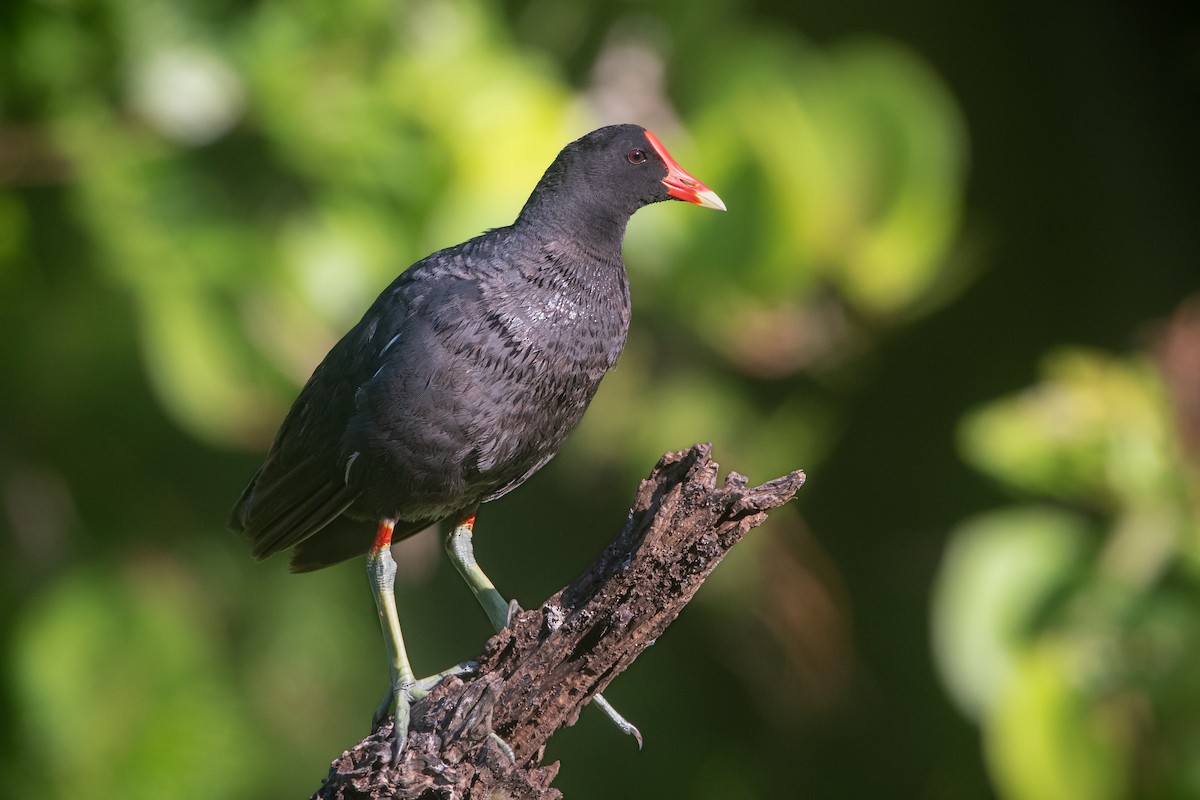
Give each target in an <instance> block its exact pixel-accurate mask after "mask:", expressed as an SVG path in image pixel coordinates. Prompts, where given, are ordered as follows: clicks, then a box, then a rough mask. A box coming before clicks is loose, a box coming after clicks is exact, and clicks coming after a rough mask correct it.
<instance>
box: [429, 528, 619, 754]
mask: <svg viewBox="0 0 1200 800" xmlns="http://www.w3.org/2000/svg"><path fill="white" fill-rule="evenodd" d="M474 532H475V511H474V510H472V511H470V512H467V513H466V514H465V515H464V516H463V517H462V518H461V519H460V520H459V521H458V522H457V523H455V525H454V528H453V529H452V530H451V531H450V535H449V536H447V537H446V552H447V553H449V554H450V560H451V561H453V562H454V566H455V567H457V568H458V574H459V575H462V577H463V580H465V581H466V582H467V585H468V586H470V587H471V591H472V592H473V593H474V594H475V599H476V600H478V601H479V605H481V606H483V610H484V613H486V614H487V616H488V619H489V620H490V621H491V623H492V627H493V628H495V629H496V631H497V632H499V631H502V630H504V629H505V628H506V627H508V618H509V613H510V609H509V605H508V603H506V602H504V598H503V597H501V596H500V593H499V592H498V591H496V586H495V585H494V584H493V583H492V581H491V579H490V578H488V576H487V575H485V574H484V572H483V570H482V569H480V567H479V563H478V562H476V561H475V548H474V545H473V544H472V542H471V540H472V537H473V535H474ZM592 701H593V702H594V703H595V704H596V707H597V708H599V709H600V710H601V711H603V712H604V714H605V716H607V717H608V718H609V719H610V720H612V723H613V724H614V725H616V726H617V727H618V728H620V729H621V731H622V732H623V733H626V734H628V735H629V736H632V737H633V738H634V739H636V740H637V743H638V749H641V747H642V733H641V731H639V730H638V729H637V726H636V725H634V724H633V723H632V722H630V721H629V720H627V719H625V717H623V716H622V715H621V713H620V712H619V711H617V710H616V709H615V708H613V707H612V704H611V703H609V702H608V700H606V699H605V698H604V696H603V695H600V694H597V695H595V696H593V697H592Z"/></svg>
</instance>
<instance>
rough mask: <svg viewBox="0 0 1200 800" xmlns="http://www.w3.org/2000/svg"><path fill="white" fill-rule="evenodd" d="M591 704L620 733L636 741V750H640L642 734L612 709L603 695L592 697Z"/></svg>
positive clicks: (618, 712)
mask: <svg viewBox="0 0 1200 800" xmlns="http://www.w3.org/2000/svg"><path fill="white" fill-rule="evenodd" d="M592 703H593V704H594V705H595V706H596V708H598V709H600V710H601V711H603V712H604V715H605V716H607V717H608V718H609V719H610V720H612V724H613V725H616V726H617V727H618V728H620V729H621V732H622V733H624V734H626V735H628V736H632V737H633V738H634V739H636V740H637V746H638V750H641V749H642V744H643V741H642V732H641V731H639V730H638V729H637V726H636V725H634V724H633V723H632V722H630V721H629V720H627V719H625V717H623V716H622V715H621V712H620V711H617V710H616V709H615V708H613V707H612V703H610V702H608V701H607V700H605V699H604V695H600V694H597V695H594V696H593V697H592Z"/></svg>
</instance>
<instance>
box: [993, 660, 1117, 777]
mask: <svg viewBox="0 0 1200 800" xmlns="http://www.w3.org/2000/svg"><path fill="white" fill-rule="evenodd" d="M1072 666H1073V665H1072V663H1071V658H1070V657H1069V656H1066V655H1065V654H1064V653H1063V652H1061V651H1060V650H1058V649H1057V648H1055V647H1052V646H1044V647H1038V648H1035V649H1033V650H1030V651H1028V652H1026V653H1024V654H1022V656H1021V657H1020V658H1018V659H1017V660H1016V661H1015V662H1014V665H1013V667H1014V671H1015V673H1016V674H1015V676H1014V680H1012V681H1011V682H1009V684H1008V690H1007V691H1006V692H1005V693H1004V696H1003V697H1001V698H999V702H997V704H996V709H995V710H996V714H995V716H994V717H993V718H992V721H991V723H990V724H989V725H988V726H987V728H986V730H985V734H986V737H985V740H986V742H987V748H988V755H989V757H990V760H991V763H992V765H993V771H994V774H995V775H996V779H997V783H998V784H999V786H998V788H999V790H1000V792H1001V794H1002V795H1003V796H1004V797H1007V798H1013V800H1077V798H1081V797H1087V798H1090V799H1091V800H1105V798H1116V797H1125V796H1127V795H1126V792H1125V785H1126V783H1125V782H1126V776H1125V774H1124V768H1123V766H1124V754H1123V753H1122V752H1121V750H1120V748H1118V747H1117V746H1116V742H1115V736H1114V734H1113V732H1112V731H1109V730H1107V729H1106V726H1105V725H1104V724H1103V720H1102V719H1100V718H1099V715H1098V712H1097V711H1096V709H1095V707H1094V705H1093V704H1092V703H1091V702H1090V698H1087V697H1084V696H1082V695H1081V693H1080V691H1079V689H1078V687H1077V686H1076V685H1074V682H1073V681H1072V677H1071V676H1072V673H1073V670H1072Z"/></svg>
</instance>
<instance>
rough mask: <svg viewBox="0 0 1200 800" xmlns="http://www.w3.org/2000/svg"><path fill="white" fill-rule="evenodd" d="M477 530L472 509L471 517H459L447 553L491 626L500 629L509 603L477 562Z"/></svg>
mask: <svg viewBox="0 0 1200 800" xmlns="http://www.w3.org/2000/svg"><path fill="white" fill-rule="evenodd" d="M474 531H475V512H474V511H472V512H471V513H470V514H469V515H468V516H466V517H464V518H463V519H461V520H459V521H458V523H457V524H455V526H454V529H453V530H451V531H450V535H449V536H447V537H446V552H447V553H449V554H450V560H451V561H453V562H454V566H455V567H456V568H458V574H459V575H462V578H463V580H464V581H466V582H467V586H470V587H471V591H472V592H473V593H474V594H475V599H476V600H478V601H479V605H481V606H483V611H484V613H486V614H487V616H488V620H490V621H491V623H492V627H493V628H495V629H496V631H497V632H499V631H502V630H504V629H505V628H506V627H508V603H506V602H505V601H504V598H503V597H501V596H500V593H499V592H497V591H496V587H495V585H494V584H493V583H492V581H491V579H490V578H489V577H488V576H487V575H485V574H484V572H483V570H482V569H480V568H479V564H478V562H476V561H475V548H474V546H473V545H472V544H471V537H472V534H473V533H474Z"/></svg>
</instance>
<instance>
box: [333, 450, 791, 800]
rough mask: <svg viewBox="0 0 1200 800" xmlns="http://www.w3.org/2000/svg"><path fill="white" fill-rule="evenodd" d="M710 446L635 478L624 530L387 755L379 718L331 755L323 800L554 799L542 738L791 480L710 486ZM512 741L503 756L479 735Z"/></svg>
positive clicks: (785, 494) (659, 625)
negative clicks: (395, 754) (399, 750)
mask: <svg viewBox="0 0 1200 800" xmlns="http://www.w3.org/2000/svg"><path fill="white" fill-rule="evenodd" d="M717 469H718V467H717V464H716V462H714V461H713V460H712V458H711V448H710V446H709V445H696V446H695V447H693V448H692V449H690V450H688V451H684V452H678V453H668V454H667V455H665V456H663V457H662V459H661V460H660V461H659V462H658V465H657V466H655V468H654V470H653V471H652V472H651V473H650V476H649V477H648V478H647V479H646V480H644V481H642V483H641V486H640V487H639V488H638V493H637V498H636V500H635V501H634V505H633V507H632V508H631V509H630V511H629V517H628V519H627V520H626V523H625V527H624V529H623V530H622V531H621V533H620V535H619V536H618V537H617V538H616V540H615V541H613V542H612V543H611V544H610V545H609V546H608V547H607V548H606V549H605V550H604V552H603V553H601V555H600V557H599V558H597V559H596V561H595V563H593V564H592V565H591V566H590V567H589V568H588V569H587V571H585V572H584V573H583V574H582V575H580V576H579V577H578V578H577V579H576V580H575V581H574V582H573V583H571V584H570V585H569V586H567V587H566V588H564V589H562V590H561V591H559V592H558V593H557V594H555V595H554V596H553V597H551V598H550V599H549V600H547V601H546V602H545V603H543V604H542V607H541V608H539V609H536V610H533V611H522V612H520V613H517V614H516V615H514V617H513V619H512V624H511V626H510V627H509V628H506V629H505V630H503V631H501V632H500V633H498V634H496V635H495V636H493V637H492V638H491V640H489V641H488V643H487V647H486V648H485V650H484V652H483V655H482V656H480V659H479V672H478V673H477V674H476V675H474V676H468V677H467V678H466V679H465V680H460V679H458V678H449V679H447V680H445V681H443V682H442V684H441V685H439V686H438V687H437V688H436V689H435V690H434V691H433V692H432V693H431V694H430V695H429V697H427V698H425V699H424V700H423V701H421V702H419V703H417V704H416V705H415V706H414V707H413V715H412V722H411V726H410V729H409V742H408V747H407V748H406V749H405V752H404V754H403V756H402V758H401V760H400V763H399V764H397V765H395V766H393V765H392V764H391V759H390V754H391V742H390V739H389V736H390V733H391V728H390V723H385V725H384V726H383V727H382V728H381V729H380V730H379V731H376V732H375V733H373V734H372V735H370V736H368V737H367V738H366V739H364V740H362V741H361V742H359V743H358V744H357V745H356V746H355V747H354V748H353V749H351V750H347V751H346V752H345V753H343V754H342V755H341V756H340V757H339V758H338V759H337V760H335V761H334V762H333V765H332V767H331V768H330V771H329V775H328V777H327V778H326V779H325V781H324V783H323V785H322V787H321V789H320V790H319V791H318V792H317V793H316V794H315V795H314V797H316V798H324V799H327V800H334V799H335V798H336V799H337V800H359V799H360V798H371V799H372V800H375V799H377V798H420V799H421V800H435V798H436V799H438V800H460V799H461V800H467V799H468V798H470V799H471V800H482V799H483V798H523V799H524V798H528V800H553V799H554V798H559V797H561V796H562V795H561V793H560V792H558V791H557V790H556V789H554V788H552V787H551V786H550V782H551V781H552V780H553V779H554V776H555V774H556V773H557V771H558V764H557V763H554V764H550V765H547V766H541V765H540V761H541V757H542V753H543V750H544V748H545V744H546V741H547V739H549V738H550V736H551V735H552V734H553V733H554V732H555V731H557V730H558V729H559V728H561V727H564V726H569V725H572V724H574V722H575V720H576V719H577V718H578V717H579V712H580V709H582V708H583V706H585V705H586V704H587V703H588V701H589V700H591V698H592V696H593V695H595V694H596V693H597V692H602V691H603V690H604V687H605V686H607V685H608V683H609V681H611V680H612V679H613V678H614V677H616V676H617V675H619V674H620V673H621V672H623V671H624V670H625V669H627V668H628V667H629V665H630V664H632V663H633V660H634V659H635V658H637V656H638V655H639V654H640V653H641V652H642V651H643V650H645V649H646V648H647V647H648V646H650V645H651V644H653V643H654V641H655V640H656V639H657V638H658V637H659V635H661V634H662V632H663V631H664V630H665V629H666V627H667V626H668V625H669V624H670V623H671V622H672V621H673V620H674V619H675V618H676V617H677V616H678V615H679V612H680V611H682V610H683V607H684V606H685V605H687V603H688V601H689V600H691V598H692V596H693V595H694V594H695V593H696V590H697V589H699V588H700V584H701V583H703V582H704V579H705V578H707V577H708V575H709V573H711V572H712V570H713V568H715V567H716V565H717V564H718V563H719V562H720V561H721V559H722V558H723V557H724V556H725V554H726V553H727V552H728V551H729V549H730V548H731V547H733V545H734V544H736V543H737V542H738V541H739V540H740V539H741V538H742V536H744V535H745V533H746V531H748V530H749V529H750V528H753V527H754V526H755V525H758V524H759V523H761V522H762V521H763V520H764V519H765V518H766V512H767V511H768V510H769V509H772V508H775V507H777V506H780V505H783V504H784V503H786V502H787V501H788V500H790V499H791V498H792V496H793V495H795V493H796V491H797V490H798V489H799V488H800V486H801V485H802V484H803V483H804V473H803V472H800V471H796V472H793V473H791V474H789V475H785V476H784V477H782V478H777V479H775V480H773V481H769V482H767V483H764V484H762V485H761V486H757V487H748V486H747V485H746V479H745V478H744V477H742V476H741V475H738V474H737V473H730V474H729V475H728V477H727V478H726V480H725V485H724V486H721V487H718V486H717ZM492 731H495V732H496V733H497V734H499V736H501V737H502V738H503V739H504V740H505V741H506V742H507V743H508V744H509V746H511V747H512V750H513V752H514V754H515V755H516V761H515V763H514V762H513V761H511V760H509V759H508V758H507V757H506V756H505V755H504V754H502V753H501V751H500V749H499V748H498V747H497V746H496V745H495V743H494V741H493V740H492V739H491V738H490V734H491V732H492Z"/></svg>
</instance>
